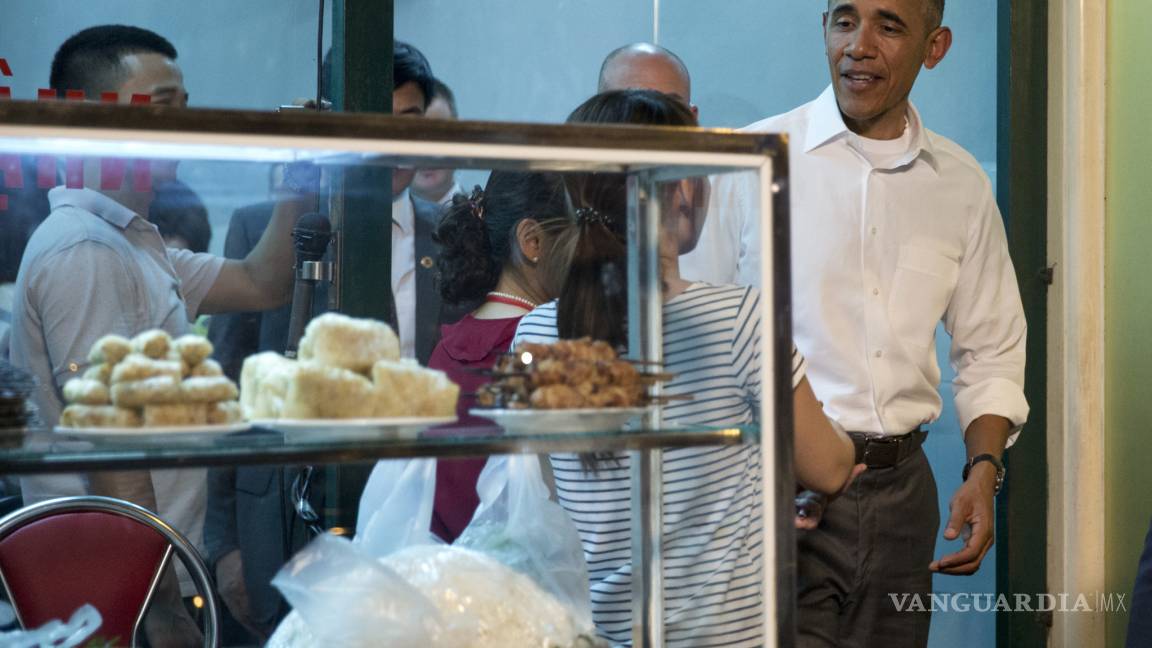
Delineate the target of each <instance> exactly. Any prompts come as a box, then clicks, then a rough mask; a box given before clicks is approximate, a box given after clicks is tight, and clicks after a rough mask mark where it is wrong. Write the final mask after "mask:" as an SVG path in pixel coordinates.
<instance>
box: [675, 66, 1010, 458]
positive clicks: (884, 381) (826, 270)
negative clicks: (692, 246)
mask: <svg viewBox="0 0 1152 648" xmlns="http://www.w3.org/2000/svg"><path fill="white" fill-rule="evenodd" d="M744 130H745V131H747V132H777V133H788V134H789V135H790V145H791V149H790V166H791V177H790V180H789V181H790V186H791V191H792V219H791V222H792V228H791V229H792V250H791V255H792V256H791V262H792V282H793V308H794V310H793V322H794V336H795V341H796V345H797V346H798V347H799V348H800V351H801V352H802V353H803V354H804V355H805V356H806V357H807V358H808V363H809V368H808V378H809V380H810V381H811V383H812V387H813V389H814V390H815V392H816V395H817V397H819V398H820V399H821V400H822V401H823V402H824V407H825V411H826V413H827V414H828V415H829V416H830V417H831V418H832V419H833V420H835V421H836V422H838V423H839V424H841V425H842V426H844V427H845V428H846V429H849V430H857V431H861V432H869V433H878V434H884V435H899V434H904V433H906V432H908V431H909V430H911V429H913V428H916V427H917V426H919V425H922V424H925V423H929V422H931V421H933V420H935V419H936V418H937V417H939V415H940V411H941V399H940V396H939V394H938V392H937V388H938V386H939V384H940V367H939V365H938V364H937V361H936V349H935V335H936V325H937V323H938V322H940V321H941V320H943V322H944V325H945V329H946V330H947V331H948V332H949V334H950V335H951V336H952V348H951V352H950V360H951V363H952V365H953V366H954V368H955V369H956V379H955V381H954V383H953V387H954V393H955V400H956V410H957V413H958V415H959V418H960V424H961V426H962V429H965V430H966V429H967V428H968V425H969V424H970V423H971V422H972V421H973V420H975V419H976V418H978V417H979V416H981V415H985V414H995V415H999V416H1003V417H1005V418H1007V419H1009V420H1010V421H1012V422H1013V424H1014V425H1016V426H1020V425H1022V424H1023V423H1024V421H1025V420H1026V419H1027V416H1028V403H1027V401H1026V400H1025V398H1024V391H1023V387H1024V345H1025V338H1026V333H1027V325H1026V323H1025V321H1024V311H1023V307H1022V305H1021V303H1020V293H1019V289H1018V288H1017V285H1016V275H1015V272H1014V270H1013V267H1012V260H1011V259H1010V258H1009V256H1008V246H1007V241H1006V238H1005V235H1004V224H1003V221H1002V220H1001V217H1000V212H999V210H998V209H997V207H996V202H995V199H994V196H993V192H992V185H991V183H990V182H989V180H988V177H987V175H986V174H985V173H984V172H983V170H982V169H981V168H980V166H979V164H978V163H977V162H976V160H975V159H973V158H972V156H971V155H969V154H968V153H967V152H965V151H964V150H963V149H962V148H960V147H959V146H958V145H957V144H955V143H954V142H952V141H950V140H948V139H946V138H944V137H941V136H940V135H937V134H936V133H933V132H931V131H929V130H927V129H926V128H924V127H923V125H922V123H921V121H920V115H919V113H918V112H917V111H916V109H915V108H913V107H911V106H910V107H909V113H908V132H907V133H906V137H907V138H908V141H909V142H910V145H909V147H908V148H907V150H906V152H905V153H904V154H903V155H899V156H895V157H892V156H888V155H883V154H881V155H879V156H876V155H872V158H873V159H877V160H878V162H881V164H882V166H880V167H874V166H873V165H872V163H871V162H869V160H868V156H866V155H864V154H863V151H864V150H865V148H866V147H868V143H867V142H864V141H862V140H861V138H860V137H859V136H857V135H855V134H854V133H852V132H851V131H849V130H848V128H847V127H846V126H845V124H844V120H843V118H842V116H841V114H840V110H839V107H838V106H837V104H836V97H835V95H834V94H833V91H832V88H831V87H829V88H828V89H827V90H826V91H825V92H824V93H823V94H822V95H821V96H820V97H819V98H818V99H816V101H814V102H812V103H809V104H807V105H804V106H802V107H800V108H798V109H796V110H794V111H792V112H790V113H787V114H784V115H779V116H776V117H771V118H769V119H765V120H763V121H760V122H757V123H755V124H752V125H751V126H748V127H747V128H745V129H744ZM871 148H872V152H873V153H875V152H876V147H871ZM881 153H883V151H881ZM882 160H886V161H888V164H883V162H882ZM756 204H757V194H756V191H755V184H754V182H753V181H752V178H751V177H750V176H749V175H748V174H741V175H738V176H727V177H721V178H719V179H717V180H716V181H715V182H714V188H713V201H712V205H711V208H710V210H709V221H708V222H707V223H706V225H705V232H704V234H705V235H704V236H702V237H701V245H700V246H698V248H697V250H696V251H694V252H693V253H692V254H691V255H687V256H686V257H683V258H682V266H683V267H684V270H683V271H682V273H683V275H684V276H685V277H686V278H689V279H700V278H705V279H708V280H712V281H717V282H731V281H733V280H735V281H736V282H738V283H747V284H752V285H756V284H758V283H759V277H760V243H759V241H760V222H759V218H758V213H757V211H756V207H755V205H756ZM710 230H711V231H710ZM1012 440H1013V441H1014V440H1015V435H1013V439H1012Z"/></svg>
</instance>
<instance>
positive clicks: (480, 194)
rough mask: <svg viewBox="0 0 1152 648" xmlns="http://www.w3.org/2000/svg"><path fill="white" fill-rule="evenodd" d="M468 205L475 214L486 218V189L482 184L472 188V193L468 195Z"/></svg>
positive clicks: (482, 218)
mask: <svg viewBox="0 0 1152 648" xmlns="http://www.w3.org/2000/svg"><path fill="white" fill-rule="evenodd" d="M468 207H469V208H470V209H471V210H472V215H473V216H475V217H476V218H479V219H480V220H484V190H483V189H481V188H480V185H476V187H475V188H474V189H472V195H471V196H469V197H468Z"/></svg>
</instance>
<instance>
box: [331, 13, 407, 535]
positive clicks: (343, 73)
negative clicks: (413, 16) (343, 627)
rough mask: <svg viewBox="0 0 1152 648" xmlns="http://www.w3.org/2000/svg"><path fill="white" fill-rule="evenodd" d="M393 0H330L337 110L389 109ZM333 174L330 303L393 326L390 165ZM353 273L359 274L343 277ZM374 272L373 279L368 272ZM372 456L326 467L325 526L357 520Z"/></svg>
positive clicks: (352, 526)
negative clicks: (333, 251) (333, 285)
mask: <svg viewBox="0 0 1152 648" xmlns="http://www.w3.org/2000/svg"><path fill="white" fill-rule="evenodd" d="M392 23H393V7H392V0H334V2H333V4H332V70H331V74H332V79H331V81H332V91H331V92H332V97H330V99H331V100H332V102H333V109H334V110H336V111H338V112H378V113H391V112H392V31H393V29H392ZM333 175H334V177H333V179H332V197H331V200H330V207H331V212H332V216H333V220H334V222H335V223H337V227H338V231H337V236H336V246H337V252H336V264H337V269H336V281H337V284H336V290H334V291H332V292H333V293H334V294H333V297H335V301H334V302H333V303H332V304H331V305H333V306H334V307H335V310H338V311H340V312H341V313H345V314H347V315H352V316H354V317H371V318H374V319H378V320H382V321H385V322H390V323H391V324H392V326H393V328H396V325H397V321H396V302H395V298H394V297H393V295H392V282H391V281H389V277H391V276H392V228H391V227H388V226H387V224H388V223H389V222H390V221H391V219H392V196H391V191H390V189H389V190H388V191H382V190H381V188H383V187H389V188H391V186H392V170H391V169H389V168H388V167H382V166H354V167H348V168H346V169H344V170H342V171H337V172H335V173H334V174H333ZM348 277H356V278H358V279H359V280H358V281H347V280H346V278H348ZM373 278H375V280H372V279H373ZM373 466H375V462H370V463H366V464H340V465H329V466H327V467H326V469H325V473H324V474H325V481H324V484H325V486H324V488H325V499H324V502H325V504H324V511H323V512H322V516H323V519H324V524H325V526H326V527H327V528H332V527H343V528H346V529H355V528H356V514H357V512H358V510H359V502H360V494H361V493H363V492H364V485H365V484H366V483H367V481H368V476H369V475H370V474H371V472H372V468H373Z"/></svg>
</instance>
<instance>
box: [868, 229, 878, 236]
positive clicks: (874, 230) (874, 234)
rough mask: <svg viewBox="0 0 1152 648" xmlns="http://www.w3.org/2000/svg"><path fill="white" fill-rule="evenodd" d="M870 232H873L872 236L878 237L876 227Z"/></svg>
mask: <svg viewBox="0 0 1152 648" xmlns="http://www.w3.org/2000/svg"><path fill="white" fill-rule="evenodd" d="M868 231H869V232H871V234H872V236H876V232H877V229H876V228H875V227H873V228H872V229H870V230H868Z"/></svg>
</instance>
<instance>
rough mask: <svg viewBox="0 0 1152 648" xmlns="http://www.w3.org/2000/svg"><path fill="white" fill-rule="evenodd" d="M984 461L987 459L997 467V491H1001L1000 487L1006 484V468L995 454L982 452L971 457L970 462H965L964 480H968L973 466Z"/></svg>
mask: <svg viewBox="0 0 1152 648" xmlns="http://www.w3.org/2000/svg"><path fill="white" fill-rule="evenodd" d="M982 461H987V462H988V463H990V464H992V466H993V467H995V468H996V492H997V493H999V492H1000V487H1001V486H1003V485H1004V473H1005V470H1004V464H1003V463H1002V462H1001V461H1000V459H999V458H997V457H996V456H995V455H990V454H981V455H976V456H975V457H972V458H971V459H969V460H968V463H966V464H964V473H963V475H962V477H963V479H964V481H968V475H969V474H970V473H971V472H972V468H973V467H974V466H976V464H978V463H980V462H982Z"/></svg>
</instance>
